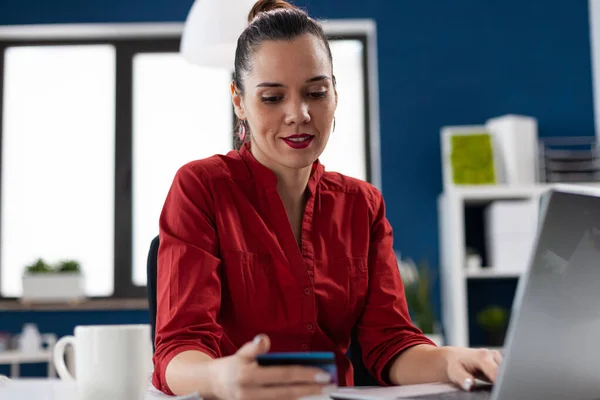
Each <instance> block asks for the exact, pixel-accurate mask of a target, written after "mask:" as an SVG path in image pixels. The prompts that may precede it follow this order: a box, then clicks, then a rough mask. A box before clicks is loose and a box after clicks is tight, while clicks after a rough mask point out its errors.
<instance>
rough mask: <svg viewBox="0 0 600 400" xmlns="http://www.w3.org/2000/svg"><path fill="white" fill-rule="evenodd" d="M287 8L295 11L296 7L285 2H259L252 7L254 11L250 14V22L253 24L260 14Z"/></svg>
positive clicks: (268, 0)
mask: <svg viewBox="0 0 600 400" xmlns="http://www.w3.org/2000/svg"><path fill="white" fill-rule="evenodd" d="M285 8H287V9H295V8H296V7H294V6H293V5H291V4H290V3H288V2H287V1H285V0H258V1H257V2H256V3H255V4H254V6H253V7H252V10H250V13H249V14H248V22H249V23H250V22H252V20H253V19H254V18H256V16H258V14H260V13H263V12H269V11H273V10H278V9H285Z"/></svg>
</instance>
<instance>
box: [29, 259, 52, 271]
mask: <svg viewBox="0 0 600 400" xmlns="http://www.w3.org/2000/svg"><path fill="white" fill-rule="evenodd" d="M25 272H26V273H28V274H40V273H49V272H53V268H52V266H51V265H49V264H47V263H46V262H45V261H44V260H42V259H41V258H38V259H37V260H36V261H35V262H34V263H33V264H29V265H27V266H25Z"/></svg>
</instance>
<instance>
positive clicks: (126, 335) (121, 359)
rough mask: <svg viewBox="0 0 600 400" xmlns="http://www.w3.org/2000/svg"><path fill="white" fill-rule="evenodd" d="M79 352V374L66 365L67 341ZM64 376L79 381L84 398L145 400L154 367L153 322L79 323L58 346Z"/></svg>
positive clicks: (56, 352)
mask: <svg viewBox="0 0 600 400" xmlns="http://www.w3.org/2000/svg"><path fill="white" fill-rule="evenodd" d="M69 344H70V345H72V346H73V348H74V353H75V378H74V377H73V376H72V375H71V374H70V373H69V371H68V370H67V367H66V366H65V360H64V354H65V348H66V346H67V345H69ZM54 365H55V366H56V372H57V373H58V376H59V377H60V378H61V379H64V380H71V381H75V385H76V387H77V392H78V399H80V400H107V399H111V400H121V399H122V400H141V399H144V398H145V397H146V392H147V388H148V377H149V375H150V372H151V367H152V342H151V339H150V326H149V325H89V326H77V327H75V335H74V336H64V337H62V338H61V339H60V340H59V341H58V342H57V343H56V345H55V347H54Z"/></svg>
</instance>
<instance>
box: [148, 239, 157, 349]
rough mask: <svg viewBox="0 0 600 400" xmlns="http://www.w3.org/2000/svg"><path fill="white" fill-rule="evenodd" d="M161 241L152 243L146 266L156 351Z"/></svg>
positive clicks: (155, 240) (149, 307)
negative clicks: (158, 269)
mask: <svg viewBox="0 0 600 400" xmlns="http://www.w3.org/2000/svg"><path fill="white" fill-rule="evenodd" d="M158 245H159V239H158V236H156V237H155V238H154V239H152V242H151V243H150V251H149V252H148V261H147V264H146V281H147V284H146V285H147V293H148V310H149V313H150V332H151V334H152V349H153V350H154V336H155V332H156V270H157V263H158V261H157V259H158Z"/></svg>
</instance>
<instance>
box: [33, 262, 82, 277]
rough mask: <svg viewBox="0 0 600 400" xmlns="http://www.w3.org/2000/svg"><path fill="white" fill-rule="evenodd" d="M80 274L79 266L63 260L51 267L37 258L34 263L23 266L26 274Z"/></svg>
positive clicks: (76, 263)
mask: <svg viewBox="0 0 600 400" xmlns="http://www.w3.org/2000/svg"><path fill="white" fill-rule="evenodd" d="M67 272H77V273H79V272H81V265H80V264H79V263H78V262H77V261H75V260H64V261H61V262H59V263H58V264H56V265H51V264H48V263H47V262H45V261H44V260H43V259H41V258H38V259H37V260H36V261H35V262H34V263H32V264H29V265H26V266H25V273H26V274H48V273H67Z"/></svg>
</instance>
